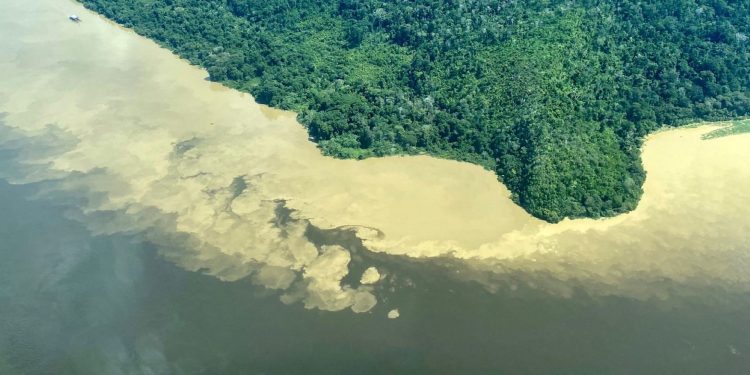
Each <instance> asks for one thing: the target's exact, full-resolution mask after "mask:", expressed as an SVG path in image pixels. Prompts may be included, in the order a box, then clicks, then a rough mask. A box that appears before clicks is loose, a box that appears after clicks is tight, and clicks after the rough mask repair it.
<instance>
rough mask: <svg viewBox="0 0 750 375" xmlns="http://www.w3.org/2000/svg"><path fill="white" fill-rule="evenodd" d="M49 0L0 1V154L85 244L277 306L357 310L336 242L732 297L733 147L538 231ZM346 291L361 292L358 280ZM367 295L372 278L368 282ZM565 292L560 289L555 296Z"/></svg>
mask: <svg viewBox="0 0 750 375" xmlns="http://www.w3.org/2000/svg"><path fill="white" fill-rule="evenodd" d="M73 12H78V13H80V12H81V9H80V8H79V7H78V6H76V5H73V4H67V3H57V2H52V1H48V0H42V1H35V2H33V3H28V2H21V1H6V2H3V3H2V5H0V35H2V36H0V49H2V51H3V53H2V55H0V112H3V113H4V115H3V117H2V119H0V122H1V123H2V125H1V126H0V146H1V147H2V148H3V149H5V150H6V151H8V152H12V153H13V155H14V157H13V159H12V160H10V162H7V161H6V162H4V164H3V165H2V173H3V176H4V177H5V178H6V179H8V180H10V181H12V182H14V183H19V184H20V183H29V182H42V184H41V185H42V186H44V189H43V190H42V191H40V196H43V197H47V198H52V199H63V198H65V197H67V198H71V197H72V198H75V199H80V208H81V210H80V212H78V213H77V217H78V218H79V219H80V220H81V221H82V222H84V223H86V225H87V226H88V227H89V228H90V229H91V230H92V231H94V232H96V233H116V232H143V233H145V234H146V235H147V236H148V238H149V239H150V240H152V241H153V242H155V243H157V244H159V245H161V247H162V249H163V253H164V255H165V256H167V257H168V258H169V259H170V260H172V261H174V262H176V263H177V264H179V265H181V266H183V267H185V268H187V269H190V270H199V269H202V270H205V271H206V272H208V273H210V274H212V275H215V276H216V277H219V278H221V279H223V280H236V279H239V278H243V277H248V276H250V277H252V278H253V280H254V281H256V282H257V283H259V284H262V285H264V286H266V287H268V288H272V289H278V290H280V295H281V298H282V300H283V301H285V302H288V303H293V302H297V301H302V303H303V304H304V306H305V307H307V308H318V309H324V310H342V309H346V308H351V309H352V310H354V311H355V312H364V311H368V310H370V309H371V308H372V307H373V306H375V304H376V303H377V288H378V287H379V285H380V284H382V283H386V282H387V280H388V277H389V275H388V274H387V273H385V272H378V270H377V269H368V270H367V271H366V272H365V273H364V275H351V276H353V277H348V275H349V273H350V262H351V260H352V255H351V249H349V248H347V245H346V244H345V243H339V244H325V245H321V244H317V243H315V241H312V240H311V239H310V232H311V231H315V230H338V231H352V232H353V233H355V234H356V236H357V237H359V238H360V239H361V240H362V244H363V245H364V246H365V247H366V248H367V249H368V250H370V251H373V252H379V253H387V254H393V255H401V256H409V257H441V258H449V259H453V260H456V261H458V262H460V263H461V264H462V266H461V267H463V268H462V270H463V271H465V274H466V276H465V277H467V278H473V279H476V280H479V281H481V282H483V283H485V285H487V287H489V288H497V287H503V286H507V287H510V288H513V287H514V285H515V284H514V283H515V281H513V282H510V281H509V279H508V278H507V277H506V275H509V274H511V273H513V274H517V273H519V272H520V273H522V274H523V275H525V277H526V278H527V282H529V283H534V285H537V286H539V287H544V288H550V290H553V291H554V292H555V293H562V294H567V293H570V292H571V290H572V289H573V288H576V287H581V286H582V287H585V288H587V289H588V290H589V291H591V292H595V293H605V294H610V293H616V294H623V295H629V296H635V297H653V296H659V295H661V294H662V293H666V292H667V290H668V288H670V287H667V286H665V287H664V288H662V287H660V284H659V282H660V281H662V280H670V281H672V282H677V283H679V284H680V285H683V286H685V287H686V288H689V287H691V286H695V285H698V286H700V285H707V284H712V285H721V286H726V287H731V288H738V289H742V290H747V289H749V287H750V273H748V272H747V269H748V266H750V251H749V250H750V168H748V166H747V164H746V161H747V160H750V135H748V134H739V135H733V136H728V137H721V138H715V139H704V137H703V135H704V134H706V133H707V132H710V131H712V130H713V129H715V125H704V126H698V127H690V128H682V129H679V130H670V131H664V132H662V133H659V134H656V135H653V136H651V137H650V138H649V139H648V141H647V142H646V144H645V146H644V149H643V160H644V164H645V168H646V170H647V171H648V177H647V181H646V184H645V186H644V196H643V200H642V201H641V203H640V204H639V206H638V208H637V209H636V210H635V211H633V212H631V213H629V214H626V215H621V216H619V217H616V218H611V219H605V220H566V221H563V222H561V223H559V224H548V223H545V222H542V221H539V220H537V219H534V218H533V217H531V216H529V215H528V214H527V213H525V212H524V211H523V210H522V209H521V208H520V207H518V206H516V205H515V204H513V202H512V201H511V200H510V198H509V193H508V191H507V189H506V188H505V187H504V186H502V184H500V183H499V182H498V181H497V180H496V178H495V176H494V175H493V174H492V173H491V172H488V171H485V170H482V169H481V168H480V167H477V166H473V165H469V164H465V163H459V162H454V161H448V160H439V159H434V158H430V157H426V156H419V157H389V158H383V159H370V160H364V161H352V160H335V159H331V158H328V157H324V156H322V155H321V154H320V153H319V151H318V150H317V149H316V148H315V145H314V144H312V143H311V142H309V141H308V140H307V136H306V133H305V130H304V129H303V128H302V127H301V126H300V125H299V124H297V123H296V122H295V119H294V114H292V113H286V112H281V111H277V110H273V109H269V108H266V107H263V106H260V105H257V104H255V103H254V102H253V100H252V98H251V97H250V96H248V95H245V94H241V93H238V92H235V91H233V90H229V89H226V88H223V87H221V86H219V85H216V84H213V83H209V82H207V81H206V80H205V79H204V78H205V73H204V72H202V71H200V70H198V69H196V68H194V67H191V66H190V65H189V64H188V63H186V62H185V61H181V60H178V59H177V58H175V57H174V56H173V55H172V54H171V53H169V52H168V51H166V50H164V49H161V48H159V47H157V46H156V45H155V44H153V43H152V42H150V41H147V40H145V39H143V38H141V37H138V36H137V35H135V34H133V33H131V32H127V31H124V30H122V29H121V28H118V27H117V26H115V25H113V24H112V23H109V22H107V21H104V20H103V19H101V18H99V17H96V16H95V15H93V14H90V13H86V20H85V22H82V23H79V24H74V23H71V22H69V21H68V20H67V19H66V18H65V17H61V15H64V14H67V13H73ZM360 276H361V277H360ZM384 280H385V281H384ZM561 281H565V282H561Z"/></svg>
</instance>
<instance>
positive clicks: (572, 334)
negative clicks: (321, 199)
mask: <svg viewBox="0 0 750 375" xmlns="http://www.w3.org/2000/svg"><path fill="white" fill-rule="evenodd" d="M33 190H34V188H33V186H13V185H7V184H5V183H0V207H2V212H3V215H1V216H0V238H1V239H2V241H1V242H0V306H2V308H0V323H1V324H0V373H2V374H51V373H54V374H130V373H133V374H135V373H138V374H146V373H154V374H159V373H173V374H236V373H247V374H295V373H300V374H301V373H305V374H339V373H340V374H394V373H408V374H454V373H464V374H487V373H514V374H543V373H544V374H547V373H555V374H602V373H607V374H632V373H661V374H663V373H674V374H707V373H722V374H746V373H748V369H750V360H749V359H748V358H750V357H748V355H749V354H750V315H749V314H747V311H750V296H747V295H732V294H728V293H726V292H723V291H721V290H712V291H706V293H709V292H710V293H711V294H712V298H711V299H710V300H709V299H704V298H699V297H696V296H692V297H685V298H678V297H675V298H674V299H672V300H665V301H636V300H631V299H626V298H621V297H596V298H594V297H589V296H587V295H585V294H583V293H582V292H578V293H575V294H574V295H573V296H572V297H570V298H559V297H552V296H550V295H547V294H545V293H544V292H542V291H540V290H538V289H532V288H525V287H524V286H523V284H522V283H521V284H519V286H518V287H513V288H500V289H498V290H494V291H493V290H487V288H484V287H482V286H481V285H480V284H478V283H475V282H472V281H465V280H466V278H465V277H463V276H459V275H458V274H459V273H460V272H456V271H459V270H460V267H458V266H457V265H455V264H451V262H449V261H447V260H445V261H441V260H438V261H424V260H409V259H403V258H398V257H392V256H382V255H379V254H373V253H370V252H367V251H366V250H365V249H364V248H363V247H362V246H361V244H358V243H357V242H358V240H357V239H356V237H355V236H353V234H352V233H351V232H348V231H347V230H337V231H322V230H318V229H315V228H311V229H309V231H308V236H309V237H310V239H311V240H313V241H314V242H315V243H316V244H317V245H325V244H332V243H337V244H341V245H346V246H347V248H349V249H351V250H352V255H353V262H352V266H351V267H352V272H351V273H350V274H353V275H357V274H359V271H360V269H358V268H357V267H359V268H361V269H363V268H364V265H365V264H367V265H376V266H377V267H378V268H379V269H380V270H381V271H382V272H383V273H385V274H386V277H387V278H388V282H387V283H381V284H379V286H376V288H380V289H381V290H379V292H381V293H380V294H379V295H381V296H382V298H381V300H380V301H379V302H378V305H377V306H376V307H375V308H374V309H373V310H372V311H371V312H370V313H367V314H353V313H351V312H349V311H345V312H335V313H332V312H323V311H318V310H305V309H304V308H302V307H301V305H300V304H295V305H291V306H288V305H284V304H282V303H281V302H279V300H278V295H277V294H276V293H271V292H267V291H265V290H263V289H262V288H259V287H257V286H255V285H253V284H252V283H251V282H250V281H249V280H247V279H245V280H240V281H237V282H222V281H219V280H217V279H216V278H214V277H211V276H207V275H203V274H201V273H198V272H187V271H184V270H182V269H180V268H178V267H176V266H174V265H172V264H171V263H169V262H167V261H165V260H163V259H162V258H161V257H160V256H159V255H158V254H157V251H156V250H157V249H155V248H154V247H153V246H151V245H149V244H147V243H144V242H143V241H142V240H140V239H139V238H138V237H137V236H124V235H116V236H97V237H92V236H91V235H90V234H89V233H88V232H87V231H86V229H85V228H83V227H82V226H81V225H79V224H78V223H76V222H74V221H71V220H68V219H66V218H65V211H66V207H64V206H60V205H56V204H55V203H53V202H49V201H40V200H34V201H29V200H26V199H25V197H27V196H29V195H30V194H32V193H33ZM279 217H280V220H286V219H288V213H287V215H286V216H285V215H284V214H283V212H282V213H281V214H280V215H279ZM285 217H286V219H285ZM447 271H451V272H447ZM350 281H351V282H352V283H356V281H355V280H350ZM707 301H711V302H710V303H708V302H707ZM716 301H720V303H716ZM394 307H397V308H398V309H399V310H400V311H401V317H400V318H399V319H395V320H389V319H387V318H386V312H387V311H388V310H389V309H391V308H394Z"/></svg>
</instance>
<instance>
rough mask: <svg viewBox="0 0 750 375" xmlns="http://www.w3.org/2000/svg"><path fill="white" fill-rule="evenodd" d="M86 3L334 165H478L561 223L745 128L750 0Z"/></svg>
mask: <svg viewBox="0 0 750 375" xmlns="http://www.w3.org/2000/svg"><path fill="white" fill-rule="evenodd" d="M80 1H81V2H82V3H83V4H85V5H86V6H87V7H89V8H90V9H93V10H94V11H96V12H98V13H100V14H102V15H104V16H106V17H108V18H111V19H112V20H115V21H116V22H118V23H120V24H122V25H124V26H127V27H130V28H133V29H134V30H135V31H136V32H138V33H139V34H142V35H144V36H147V37H149V38H151V39H154V40H156V41H157V42H159V43H160V44H162V45H163V46H165V47H167V48H169V49H170V50H172V51H174V52H175V53H177V54H179V55H180V56H182V57H184V58H185V59H188V60H189V61H190V62H192V63H194V64H196V65H200V66H202V67H204V68H206V69H207V71H208V73H209V75H210V79H211V80H213V81H217V82H221V83H223V84H225V85H227V86H230V87H233V88H236V89H239V90H243V91H247V92H250V93H251V94H252V95H253V96H254V97H255V98H256V100H257V101H258V102H261V103H264V104H269V105H271V106H274V107H278V108H283V109H289V110H293V111H295V112H297V113H298V114H299V121H300V122H301V123H302V124H303V125H304V126H306V127H307V129H308V131H309V133H310V137H311V138H312V139H313V140H315V142H317V143H318V144H319V146H320V148H321V149H322V150H323V152H324V153H326V154H328V155H331V156H335V157H340V158H367V157H372V156H383V155H393V154H419V153H427V154H430V155H434V156H438V157H443V158H450V159H456V160H462V161H468V162H471V163H476V164H479V165H482V166H484V167H485V168H488V169H491V170H493V171H495V172H496V173H497V175H498V177H499V179H500V180H501V181H502V182H503V183H505V184H506V185H507V186H508V188H509V189H510V190H511V192H512V193H513V198H514V199H515V200H516V201H517V202H518V203H519V204H520V205H521V206H523V207H524V208H525V209H526V210H528V211H529V212H530V213H531V214H533V215H535V216H537V217H539V218H542V219H545V220H547V221H551V222H556V221H559V220H562V219H563V218H565V217H602V216H611V215H615V214H617V213H621V212H625V211H629V210H632V209H633V208H634V207H635V206H636V204H637V202H638V199H639V198H640V196H641V193H642V190H641V186H642V183H643V181H644V178H645V172H644V170H643V168H642V166H641V161H640V156H639V153H640V146H641V143H642V141H643V139H644V136H645V135H646V134H648V133H649V132H652V131H654V130H657V129H659V128H661V127H663V126H677V125H683V124H686V123H689V122H695V121H698V120H720V119H731V118H738V117H743V116H747V115H749V114H750V40H749V39H750V2H749V1H730V0H654V1H642V0H637V1H636V0H564V1H562V0H546V1H545V0H507V1H503V0H421V1H407V0H395V1H374V0H263V1H260V0H80ZM466 183H467V184H471V183H472V181H466Z"/></svg>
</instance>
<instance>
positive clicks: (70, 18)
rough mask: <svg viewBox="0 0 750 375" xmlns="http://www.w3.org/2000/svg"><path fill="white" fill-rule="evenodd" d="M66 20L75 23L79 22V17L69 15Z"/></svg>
mask: <svg viewBox="0 0 750 375" xmlns="http://www.w3.org/2000/svg"><path fill="white" fill-rule="evenodd" d="M68 19H69V20H71V21H73V22H76V23H78V22H81V17H78V16H76V15H75V14H71V15H69V16H68Z"/></svg>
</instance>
